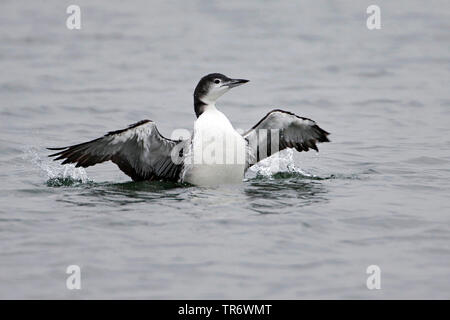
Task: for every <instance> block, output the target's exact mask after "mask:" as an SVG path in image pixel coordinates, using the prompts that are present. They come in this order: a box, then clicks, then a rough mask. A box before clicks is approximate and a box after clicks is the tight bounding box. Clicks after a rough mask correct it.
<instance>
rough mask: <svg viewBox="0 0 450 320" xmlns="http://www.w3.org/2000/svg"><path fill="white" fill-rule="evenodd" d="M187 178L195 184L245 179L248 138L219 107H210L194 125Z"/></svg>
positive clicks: (238, 181) (185, 179)
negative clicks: (244, 136) (243, 135)
mask: <svg viewBox="0 0 450 320" xmlns="http://www.w3.org/2000/svg"><path fill="white" fill-rule="evenodd" d="M184 161H185V162H184V165H185V168H186V170H185V173H184V176H183V178H184V179H183V180H184V181H186V182H189V183H192V184H195V185H218V184H227V183H240V182H242V179H243V176H244V170H245V140H244V138H243V137H242V136H241V135H240V134H239V133H238V132H237V131H236V130H234V128H233V126H232V125H231V123H230V121H229V120H228V118H227V117H226V116H225V115H224V114H223V113H222V112H220V111H218V110H217V109H216V108H215V106H213V105H211V106H207V107H206V108H205V111H204V112H203V113H202V114H201V115H200V117H199V118H198V119H197V121H196V122H195V124H194V136H193V139H192V145H191V150H190V151H189V152H188V154H187V155H186V157H185V159H184Z"/></svg>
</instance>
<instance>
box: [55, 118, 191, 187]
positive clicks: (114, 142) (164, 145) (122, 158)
mask: <svg viewBox="0 0 450 320" xmlns="http://www.w3.org/2000/svg"><path fill="white" fill-rule="evenodd" d="M183 143H184V141H182V140H170V139H167V138H164V137H163V136H162V135H161V134H160V133H159V131H158V129H157V128H156V125H155V123H154V122H153V121H151V120H142V121H139V122H137V123H135V124H132V125H130V126H129V127H128V128H127V129H123V130H117V131H111V132H109V133H107V134H106V135H105V136H103V137H101V138H98V139H95V140H92V141H89V142H85V143H80V144H77V145H73V146H69V147H64V148H48V149H49V150H61V151H59V152H57V153H54V154H51V155H49V157H57V158H56V159H54V160H62V159H64V161H63V163H62V164H66V163H76V167H83V168H86V167H89V166H93V165H95V164H97V163H101V162H105V161H109V160H111V161H112V162H114V163H115V164H117V166H119V168H120V170H122V171H123V172H124V173H125V174H127V175H128V176H130V177H131V178H132V179H133V180H134V181H142V180H159V179H164V180H170V181H177V180H178V178H179V176H180V172H181V170H182V166H183V164H182V162H181V161H177V160H180V157H181V156H182V154H181V153H182V148H180V147H178V146H179V144H183ZM172 153H174V157H172ZM174 160H175V161H174Z"/></svg>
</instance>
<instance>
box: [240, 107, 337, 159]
mask: <svg viewBox="0 0 450 320" xmlns="http://www.w3.org/2000/svg"><path fill="white" fill-rule="evenodd" d="M328 135H329V133H328V132H326V131H325V130H323V129H322V128H320V127H319V126H318V125H317V124H316V122H314V121H313V120H311V119H308V118H302V117H299V116H297V115H295V114H294V113H291V112H288V111H283V110H278V109H276V110H272V111H270V112H269V113H268V114H267V115H266V116H265V117H264V118H262V119H261V120H260V121H259V122H258V123H257V124H256V125H255V126H254V127H253V128H251V129H250V130H249V131H247V132H246V133H244V135H243V136H244V138H245V139H246V140H247V141H248V151H247V160H246V161H247V163H246V167H247V168H249V167H251V166H252V165H254V164H255V163H257V162H259V161H261V160H263V159H265V158H267V157H269V156H271V155H272V154H274V153H276V152H278V151H281V150H284V149H286V148H295V149H296V150H297V151H308V150H309V149H310V148H311V149H314V150H316V151H319V149H318V148H317V145H316V144H317V143H318V142H329V141H330V140H328V138H327V136H328Z"/></svg>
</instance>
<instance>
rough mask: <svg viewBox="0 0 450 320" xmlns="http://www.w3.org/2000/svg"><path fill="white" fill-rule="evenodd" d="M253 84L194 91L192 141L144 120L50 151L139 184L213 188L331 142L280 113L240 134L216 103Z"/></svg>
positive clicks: (204, 84) (227, 82)
mask: <svg viewBox="0 0 450 320" xmlns="http://www.w3.org/2000/svg"><path fill="white" fill-rule="evenodd" d="M248 81H249V80H245V79H231V78H228V77H227V76H225V75H223V74H220V73H211V74H208V75H206V76H204V77H203V78H201V80H200V81H199V83H198V84H197V86H196V88H195V90H194V111H195V115H196V116H197V120H196V121H195V123H194V132H193V134H192V135H191V137H189V138H186V139H182V138H180V139H176V140H174V139H168V138H165V137H164V136H162V135H161V134H160V133H159V131H158V129H157V127H156V124H155V123H154V122H153V121H151V120H142V121H139V122H137V123H135V124H132V125H130V126H129V127H127V128H126V129H122V130H117V131H111V132H108V133H107V134H106V135H104V136H103V137H100V138H98V139H95V140H92V141H88V142H84V143H80V144H76V145H71V146H67V147H62V148H48V149H49V150H55V151H58V152H56V153H53V154H51V155H49V157H56V158H55V159H54V160H64V161H63V162H62V164H69V163H73V164H75V166H76V167H83V168H86V167H90V166H93V165H95V164H97V163H102V162H105V161H112V162H113V163H115V164H116V165H117V166H118V167H119V169H120V170H122V171H123V172H124V173H125V174H126V175H128V176H129V177H131V179H132V180H133V181H145V180H148V181H152V180H164V181H173V182H181V183H185V182H186V183H190V184H193V185H199V186H209V185H218V184H227V183H238V182H242V180H243V178H244V174H245V172H246V171H247V169H248V168H250V167H251V166H253V165H254V164H256V163H257V162H259V161H261V160H263V159H265V158H267V157H269V156H271V155H272V154H275V153H277V152H279V151H281V150H284V149H286V148H295V149H296V150H297V151H299V152H301V151H308V150H309V149H313V150H316V151H319V150H318V148H317V145H316V144H317V143H319V142H329V139H328V137H327V136H328V135H329V133H328V132H327V131H325V130H323V129H322V128H320V127H319V126H318V125H317V124H316V122H315V121H313V120H311V119H308V118H303V117H300V116H297V115H296V114H294V113H291V112H288V111H284V110H280V109H274V110H272V111H270V112H269V113H268V114H267V115H266V116H265V117H263V118H262V119H261V120H260V121H259V122H258V123H257V124H256V125H254V126H253V127H252V128H251V129H250V130H248V131H246V132H244V133H242V134H241V133H239V132H238V131H236V130H235V129H234V128H233V126H232V124H231V123H230V121H229V120H228V118H227V117H226V116H225V115H224V114H223V113H222V112H220V111H219V110H218V109H217V107H216V101H217V99H218V98H220V97H221V96H222V95H223V94H224V93H226V92H227V91H229V90H230V89H231V88H234V87H237V86H240V85H242V84H244V83H247V82H248Z"/></svg>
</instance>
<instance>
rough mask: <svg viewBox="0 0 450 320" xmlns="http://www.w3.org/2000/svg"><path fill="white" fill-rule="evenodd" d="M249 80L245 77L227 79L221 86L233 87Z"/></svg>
mask: <svg viewBox="0 0 450 320" xmlns="http://www.w3.org/2000/svg"><path fill="white" fill-rule="evenodd" d="M247 82H249V80H245V79H230V80H229V81H227V82H225V83H224V84H223V85H222V86H226V87H228V88H234V87H237V86H240V85H241V84H244V83H247Z"/></svg>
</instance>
